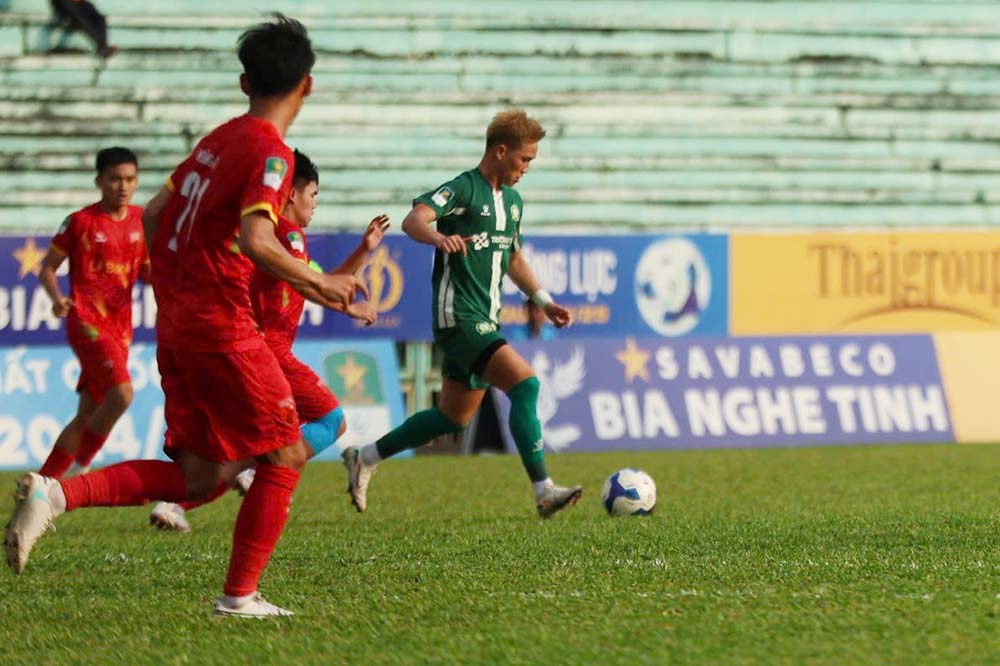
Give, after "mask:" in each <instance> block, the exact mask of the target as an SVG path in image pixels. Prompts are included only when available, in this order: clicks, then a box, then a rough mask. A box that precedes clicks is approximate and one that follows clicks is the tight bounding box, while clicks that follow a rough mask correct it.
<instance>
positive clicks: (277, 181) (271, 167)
mask: <svg viewBox="0 0 1000 666" xmlns="http://www.w3.org/2000/svg"><path fill="white" fill-rule="evenodd" d="M287 172H288V163H287V162H285V160H283V159H281V158H280V157H268V158H267V162H266V163H265V164H264V185H265V186H266V187H270V188H271V189H272V190H279V189H281V183H282V182H283V181H284V180H285V174H286V173H287Z"/></svg>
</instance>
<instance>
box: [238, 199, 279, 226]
mask: <svg viewBox="0 0 1000 666" xmlns="http://www.w3.org/2000/svg"><path fill="white" fill-rule="evenodd" d="M258 211H263V212H265V213H267V216H268V217H269V218H271V221H272V222H274V223H275V224H278V216H277V215H276V214H275V212H274V208H273V207H272V206H271V204H269V203H267V202H266V201H261V202H260V203H255V204H254V205H252V206H247V207H246V208H244V209H243V210H241V211H240V217H246V216H247V215H249V214H250V213H256V212H258Z"/></svg>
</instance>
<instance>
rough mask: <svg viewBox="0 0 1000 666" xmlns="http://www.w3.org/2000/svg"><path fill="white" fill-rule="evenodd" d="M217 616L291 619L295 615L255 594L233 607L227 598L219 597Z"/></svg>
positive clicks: (215, 605)
mask: <svg viewBox="0 0 1000 666" xmlns="http://www.w3.org/2000/svg"><path fill="white" fill-rule="evenodd" d="M214 609H215V610H214V613H215V615H232V616H235V617H256V618H264V617H290V616H292V615H295V613H293V612H292V611H290V610H288V609H286V608H281V607H280V606H275V605H274V604H272V603H271V602H269V601H265V599H264V597H262V596H260V592H254V594H253V596H252V597H250V598H249V599H248V600H246V601H244V602H243V603H241V604H239V605H236V606H232V605H230V604H229V603H228V602H227V600H226V598H225V597H219V598H218V599H216V600H215V604H214Z"/></svg>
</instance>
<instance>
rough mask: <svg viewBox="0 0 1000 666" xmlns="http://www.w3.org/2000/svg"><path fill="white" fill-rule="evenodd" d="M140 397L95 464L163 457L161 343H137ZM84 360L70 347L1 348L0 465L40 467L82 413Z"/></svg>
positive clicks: (134, 366)
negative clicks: (158, 360)
mask: <svg viewBox="0 0 1000 666" xmlns="http://www.w3.org/2000/svg"><path fill="white" fill-rule="evenodd" d="M128 367H129V373H130V374H131V375H132V388H133V389H134V391H135V397H134V398H133V400H132V404H131V406H129V408H128V411H127V412H125V414H124V416H122V418H121V419H120V420H119V421H118V423H117V424H116V425H115V427H114V430H112V431H111V435H110V436H109V437H108V440H107V442H105V444H104V448H103V449H101V452H100V453H98V454H97V457H96V458H95V459H94V464H95V465H98V466H104V465H109V464H111V463H116V462H119V461H122V460H129V459H135V458H161V459H162V458H163V457H164V456H163V450H162V449H163V433H164V432H165V430H166V424H165V423H164V420H163V391H161V390H160V373H159V370H158V369H157V366H156V346H155V345H147V344H142V343H137V344H133V345H132V348H131V350H130V353H129V366H128ZM79 377H80V364H79V362H78V361H77V360H76V357H75V356H74V355H73V352H72V351H70V349H69V347H68V346H66V347H56V346H52V347H25V346H20V347H0V469H38V468H39V467H41V466H42V463H43V462H45V459H46V458H47V457H48V455H49V452H50V451H51V450H52V446H53V445H54V444H55V441H56V438H57V437H58V436H59V433H60V432H61V431H62V429H63V427H64V426H65V425H66V424H67V423H68V422H69V421H70V419H72V418H73V415H74V414H76V408H77V401H78V400H77V394H76V393H75V391H76V382H77V379H78V378H79Z"/></svg>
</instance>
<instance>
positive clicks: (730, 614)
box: [0, 446, 1000, 664]
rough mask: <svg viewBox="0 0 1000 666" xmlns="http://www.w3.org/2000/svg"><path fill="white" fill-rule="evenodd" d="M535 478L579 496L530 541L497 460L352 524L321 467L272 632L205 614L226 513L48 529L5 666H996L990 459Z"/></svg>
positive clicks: (675, 458)
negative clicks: (617, 496) (640, 484)
mask: <svg viewBox="0 0 1000 666" xmlns="http://www.w3.org/2000/svg"><path fill="white" fill-rule="evenodd" d="M625 465H633V466H638V467H642V468H643V469H645V470H647V471H648V472H650V473H651V474H652V476H653V477H654V478H655V479H656V481H657V483H658V485H659V488H660V501H659V505H658V507H657V511H656V514H655V515H653V516H652V517H649V518H627V519H626V518H619V519H611V518H608V517H607V516H605V515H604V513H603V509H602V507H601V505H600V502H599V501H598V495H599V493H600V488H601V484H602V483H603V480H604V478H605V477H606V476H607V475H608V474H609V473H611V472H612V471H614V470H615V469H617V468H618V467H622V466H625ZM550 469H551V470H552V471H553V473H554V476H555V478H557V479H558V480H563V481H565V482H570V481H575V482H581V483H583V484H584V485H585V488H586V491H585V493H586V494H585V495H584V498H583V500H582V501H581V503H580V504H579V505H577V506H576V507H574V508H573V509H570V510H569V511H568V512H567V513H565V514H563V515H561V516H558V517H557V518H556V519H554V520H551V521H541V520H539V519H538V518H536V517H535V516H534V511H533V507H532V503H531V499H530V489H529V487H528V486H527V484H526V481H525V480H524V478H523V477H522V473H521V471H520V467H519V465H518V463H517V460H516V458H514V457H510V456H503V457H492V458H458V457H443V456H442V457H428V458H420V459H416V460H406V461H399V462H391V463H387V464H385V465H383V468H382V470H381V471H380V473H379V475H378V476H376V477H375V479H374V480H373V482H372V488H371V492H370V495H369V498H370V500H369V511H368V513H367V514H365V515H359V514H356V513H354V511H353V508H352V507H351V506H350V505H349V504H348V501H347V497H346V495H345V494H344V493H343V485H344V481H343V474H342V470H341V468H339V467H338V466H334V465H331V464H319V465H315V466H313V467H312V468H310V469H309V470H308V471H307V473H306V474H305V476H304V479H303V483H302V485H301V486H300V488H299V491H298V492H297V494H296V498H295V503H294V505H293V508H292V514H291V519H290V521H289V526H288V529H287V530H286V532H285V536H284V538H283V540H282V542H281V544H280V545H279V546H278V550H277V552H276V553H275V556H274V558H273V559H272V561H271V565H270V567H269V569H268V571H267V573H266V574H265V577H264V580H263V582H262V586H261V590H262V591H263V592H264V593H265V595H266V596H267V597H268V598H269V599H270V600H271V601H274V602H275V603H278V604H279V605H284V606H287V607H289V608H291V609H293V610H295V611H296V612H297V616H296V617H294V618H290V619H284V620H267V621H258V620H243V619H236V618H225V619H221V618H213V617H212V616H211V606H210V602H211V600H212V598H214V596H215V595H216V594H217V593H218V591H219V588H220V587H221V584H222V579H223V576H224V574H225V567H226V562H227V556H228V550H229V540H230V537H231V535H230V530H231V527H232V523H233V520H234V517H235V512H236V508H237V498H236V497H235V495H229V496H226V497H224V498H222V499H221V500H220V501H218V502H217V503H215V504H214V505H212V506H209V507H206V508H203V509H201V510H199V511H196V512H193V513H192V514H190V517H191V519H192V523H193V527H194V531H193V532H192V533H190V534H163V533H158V532H156V531H155V530H153V529H151V528H149V527H148V526H147V525H146V517H147V515H148V514H147V511H148V508H135V509H131V508H130V509H114V510H111V509H88V510H83V511H79V512H76V513H74V514H70V515H67V516H64V517H63V518H62V519H60V521H59V522H58V531H57V532H56V533H55V534H50V535H47V536H46V537H44V538H43V539H42V540H41V541H40V542H39V544H38V546H37V547H36V549H35V551H34V554H33V556H32V559H31V562H30V563H29V565H28V569H27V570H26V571H25V573H24V574H23V575H22V576H20V577H17V578H15V577H14V576H13V575H12V574H10V573H9V572H8V571H6V570H4V571H2V572H0V575H2V577H3V582H2V584H0V613H2V614H0V630H2V637H3V640H2V641H0V664H15V663H16V664H76V663H84V662H88V663H121V664H209V663H218V664H234V663H259V664H272V663H273V664H289V663H345V664H408V663H418V664H419V663H445V664H447V663H451V664H459V663H461V664H472V663H484V664H486V663H488V664H501V663H502V664H538V663H545V664H596V663H604V664H666V663H677V664H690V663H726V664H753V663H768V664H775V663H789V664H791V663H794V664H802V663H811V664H820V663H823V664H845V663H864V664H870V663H898V664H907V663H918V662H919V663H922V664H928V663H942V664H945V663H946V664H955V663H969V664H982V663H987V662H990V661H992V662H993V663H997V662H998V661H1000V617H998V616H1000V529H998V528H1000V493H998V483H997V482H998V479H1000V446H965V447H960V446H933V447H930V446H928V447H873V448H827V449H810V450H767V451H707V452H678V453H658V454H632V453H616V454H607V455H563V456H551V457H550ZM14 478H15V475H14V474H11V473H5V474H3V475H2V476H0V483H2V484H4V485H3V487H4V488H11V489H12V488H13V485H14V481H13V480H14ZM4 494H5V495H6V492H5V493H4ZM11 505H12V501H11V499H10V498H9V496H7V497H5V499H3V500H2V501H0V511H2V514H3V516H4V517H6V516H7V515H8V514H9V512H10V508H11Z"/></svg>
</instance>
